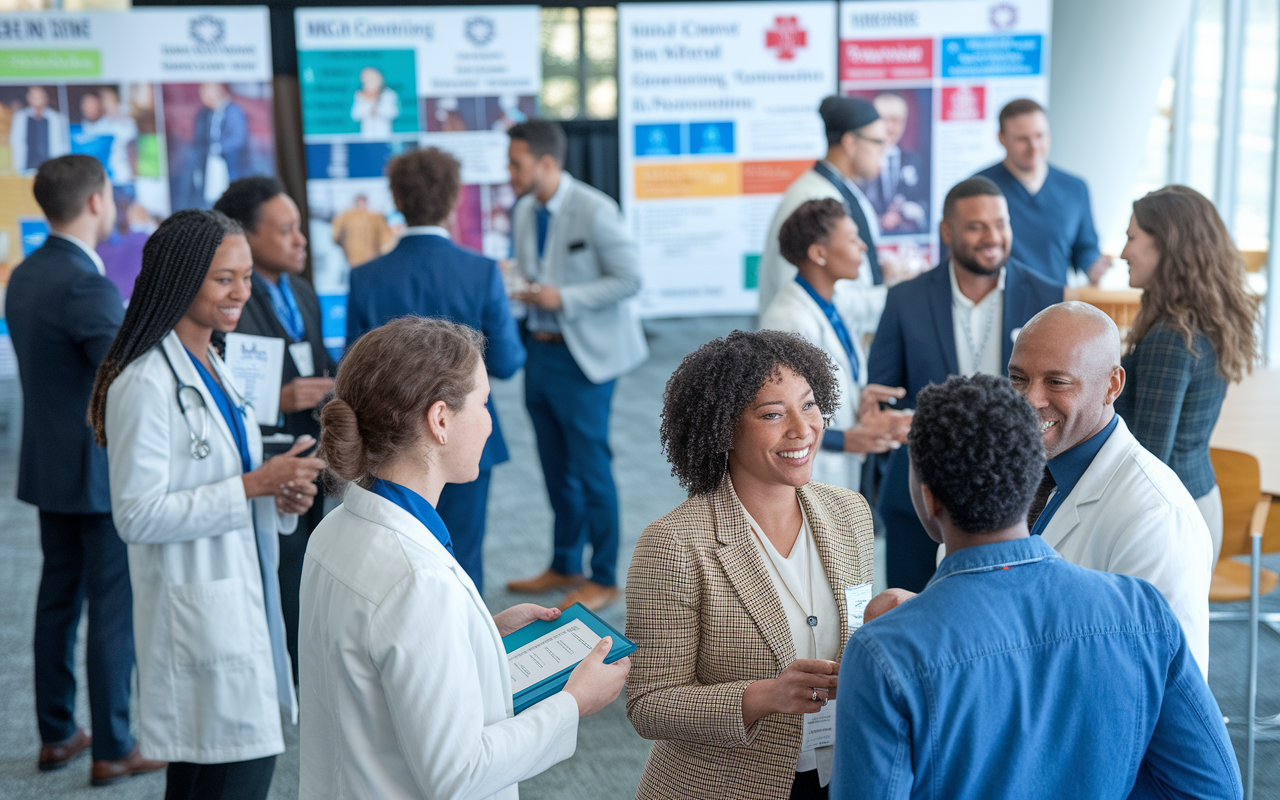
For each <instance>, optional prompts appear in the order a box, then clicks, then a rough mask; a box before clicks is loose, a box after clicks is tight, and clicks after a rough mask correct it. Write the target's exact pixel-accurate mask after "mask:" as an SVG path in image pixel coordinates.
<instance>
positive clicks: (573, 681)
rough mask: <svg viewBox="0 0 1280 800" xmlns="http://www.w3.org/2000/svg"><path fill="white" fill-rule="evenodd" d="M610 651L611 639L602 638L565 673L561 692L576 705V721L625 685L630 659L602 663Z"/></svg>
mask: <svg viewBox="0 0 1280 800" xmlns="http://www.w3.org/2000/svg"><path fill="white" fill-rule="evenodd" d="M517 608H518V606H517ZM612 648H613V637H612V636H606V637H604V638H603V639H601V640H600V641H599V642H597V643H596V646H595V647H594V648H593V649H592V650H591V652H590V653H587V657H586V658H584V659H582V661H580V662H578V666H576V667H574V668H573V672H571V673H569V682H568V683H566V684H565V685H564V690H565V691H566V692H568V693H569V694H571V695H573V699H574V700H577V701H578V716H579V717H585V716H587V715H589V714H594V713H596V712H597V711H599V710H600V709H602V708H604V707H605V706H607V705H609V704H610V703H612V702H613V701H614V700H615V699H617V697H618V695H619V694H620V693H621V692H622V687H623V686H626V684H627V673H628V672H630V671H631V659H629V658H622V659H619V660H617V661H615V662H613V663H612V664H606V663H604V660H605V657H606V656H608V655H609V650H610V649H612Z"/></svg>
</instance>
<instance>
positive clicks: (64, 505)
mask: <svg viewBox="0 0 1280 800" xmlns="http://www.w3.org/2000/svg"><path fill="white" fill-rule="evenodd" d="M33 190H34V193H35V198H36V202H37V203H39V204H40V208H41V209H42V210H43V211H44V214H45V216H46V217H47V218H48V220H49V230H50V234H49V238H48V239H46V240H45V243H44V245H43V246H41V247H40V249H38V250H36V251H35V252H34V253H32V254H31V255H30V256H29V257H28V258H27V260H26V261H23V262H22V263H21V264H19V265H18V267H17V268H16V269H15V270H14V271H13V275H12V276H11V277H10V278H9V290H8V294H7V296H6V298H5V317H6V318H7V320H8V323H9V335H10V336H11V337H12V340H13V349H14V351H15V353H16V354H17V357H18V376H19V378H20V379H21V381H22V406H23V412H22V451H21V455H20V456H19V465H18V499H19V500H22V501H24V502H27V503H31V504H32V505H34V506H36V507H37V508H39V509H40V547H41V549H42V550H43V552H44V567H43V571H42V573H41V576H40V593H39V596H38V598H37V601H36V635H35V678H36V680H35V684H36V719H37V721H38V723H39V727H40V739H41V741H42V742H43V746H42V747H41V748H40V760H39V767H40V769H41V770H52V769H58V768H60V767H64V766H66V765H67V763H68V762H69V761H70V760H71V759H72V758H73V757H75V756H76V755H77V754H79V753H80V752H82V751H83V750H85V749H86V748H88V747H89V746H90V745H91V744H92V747H93V759H94V760H93V766H92V769H91V772H90V774H91V780H92V782H93V783H94V784H95V785H102V784H106V783H111V782H112V781H114V780H116V779H119V778H123V777H125V776H127V775H135V774H139V773H143V772H151V771H154V770H157V769H161V768H163V767H164V766H165V764H164V762H161V761H147V760H145V759H143V758H142V757H141V756H140V755H139V754H138V748H137V745H136V743H135V742H134V739H133V736H132V735H130V733H129V691H130V682H131V680H132V676H133V665H134V652H133V593H132V591H131V589H130V586H129V559H128V552H127V550H126V547H125V544H124V542H122V541H121V540H120V537H119V536H118V535H116V529H115V525H114V524H113V523H112V520H111V495H110V492H109V488H108V485H107V453H106V451H105V450H103V449H102V448H101V447H99V446H98V445H97V444H95V443H94V441H93V432H92V430H91V429H90V428H89V425H88V423H87V422H86V421H85V417H86V414H87V412H88V409H89V395H90V394H91V393H92V391H93V382H94V377H95V376H96V375H97V371H98V364H99V363H101V361H102V359H103V357H104V356H106V354H107V350H108V349H109V348H110V347H111V342H112V341H113V340H114V339H115V336H116V330H117V329H118V328H119V327H120V323H121V321H122V320H123V319H124V304H123V303H122V301H121V300H120V292H119V291H118V290H117V289H116V287H115V284H113V283H112V282H111V281H109V280H108V279H107V278H106V277H105V274H104V273H105V269H104V267H103V264H102V259H101V258H99V257H98V254H97V253H96V252H94V250H93V248H94V247H95V246H96V245H98V244H99V243H100V242H102V241H103V240H104V239H106V238H107V237H108V236H110V235H111V228H112V226H113V225H114V224H115V218H116V207H115V202H114V200H113V199H112V191H111V182H110V181H109V180H108V179H107V173H106V170H104V169H103V167H102V164H101V162H99V161H98V160H97V159H95V158H93V157H92V156H86V155H69V156H62V157H61V158H55V159H52V160H49V161H45V162H44V163H43V164H41V165H40V168H39V170H38V171H37V172H36V178H35V183H34V186H33ZM86 599H87V600H88V601H89V635H88V647H87V651H86V654H85V661H86V665H85V666H86V668H87V672H88V676H89V713H90V718H91V719H92V721H93V734H94V735H93V736H92V737H90V736H89V735H88V734H87V733H85V732H84V730H83V729H81V728H78V727H76V722H75V701H76V679H75V669H74V666H75V646H76V629H77V628H78V627H79V623H80V610H81V607H82V606H83V605H84V602H85V600H86Z"/></svg>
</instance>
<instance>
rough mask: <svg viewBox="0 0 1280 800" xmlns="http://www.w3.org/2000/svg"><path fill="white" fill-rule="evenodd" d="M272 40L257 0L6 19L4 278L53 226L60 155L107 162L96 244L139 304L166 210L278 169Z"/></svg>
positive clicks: (1, 32)
mask: <svg viewBox="0 0 1280 800" xmlns="http://www.w3.org/2000/svg"><path fill="white" fill-rule="evenodd" d="M270 42H271V38H270V32H269V29H268V21H267V10H266V9H265V8H257V7H240V8H235V9H227V8H201V7H190V8H181V9H177V8H173V9H137V10H134V11H129V12H105V13H61V12H52V11H51V12H39V13H7V14H4V15H3V16H0V286H7V285H8V279H9V273H10V272H11V271H12V270H13V268H14V267H15V266H17V265H18V264H19V263H20V262H21V261H22V260H23V259H24V258H25V257H26V256H27V255H29V254H30V253H31V252H32V251H33V250H35V249H36V248H38V247H39V246H40V245H41V244H43V243H44V240H45V237H46V236H47V235H48V231H49V228H48V223H47V222H46V220H45V218H44V215H43V214H42V213H41V211H40V207H39V206H38V205H37V204H36V202H35V198H34V197H33V196H32V193H31V187H32V183H33V180H34V176H35V173H36V170H37V169H38V168H39V166H40V164H41V163H43V162H44V161H46V160H48V159H50V158H56V157H58V156H61V155H66V154H68V153H81V154H85V155H89V156H93V157H94V158H96V159H98V160H99V161H101V162H102V164H103V166H104V167H105V168H106V172H107V177H108V179H109V180H110V181H111V185H112V189H113V191H112V194H113V195H114V199H115V204H116V225H115V229H114V230H113V231H112V233H111V236H110V237H109V238H108V239H107V240H106V241H104V242H102V243H101V244H100V245H98V248H97V250H98V253H99V255H101V256H102V260H103V263H104V265H105V267H106V273H107V277H108V278H110V279H111V280H112V281H113V282H114V283H115V284H116V286H117V288H119V289H120V294H121V296H122V297H123V298H124V299H125V300H126V301H127V300H128V299H129V296H130V295H131V294H132V293H133V283H134V279H135V278H137V276H138V272H139V270H140V269H141V268H142V244H143V242H145V241H146V240H147V237H148V236H149V235H150V234H151V232H152V231H154V230H155V229H156V226H157V225H159V224H160V222H161V220H163V219H164V218H165V217H167V216H168V215H169V214H170V213H172V212H173V211H176V210H179V209H182V208H209V207H210V206H212V205H213V202H214V201H215V200H217V198H218V197H219V196H220V195H221V194H222V192H223V191H224V190H225V189H226V187H227V184H228V183H229V182H230V181H232V180H235V179H236V178H239V177H242V176H244V175H252V174H259V173H265V174H275V134H274V130H273V123H272V104H271V44H270ZM2 308H3V296H2V294H0V309H2ZM4 334H5V339H6V346H5V347H4V348H2V350H3V352H5V353H7V352H8V347H7V334H8V331H7V328H6V329H4ZM9 370H11V365H6V364H4V363H0V374H5V373H6V372H8V373H9V374H11V372H9Z"/></svg>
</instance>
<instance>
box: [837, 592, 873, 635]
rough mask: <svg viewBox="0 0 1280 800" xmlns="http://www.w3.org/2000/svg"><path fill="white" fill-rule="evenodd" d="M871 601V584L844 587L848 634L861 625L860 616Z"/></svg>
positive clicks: (851, 633)
mask: <svg viewBox="0 0 1280 800" xmlns="http://www.w3.org/2000/svg"><path fill="white" fill-rule="evenodd" d="M870 602H871V584H870V583H860V584H858V585H857V586H846V587H844V607H845V616H846V618H847V619H848V621H849V634H850V635H853V632H854V631H856V630H857V629H858V628H861V627H862V616H863V614H864V613H865V612H866V610H867V603H870Z"/></svg>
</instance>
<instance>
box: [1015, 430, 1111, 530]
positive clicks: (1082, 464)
mask: <svg viewBox="0 0 1280 800" xmlns="http://www.w3.org/2000/svg"><path fill="white" fill-rule="evenodd" d="M1119 422H1120V415H1119V414H1113V415H1112V417H1111V421H1110V422H1108V423H1107V425H1106V427H1104V428H1103V429H1102V430H1100V431H1098V432H1097V433H1095V434H1094V435H1092V436H1090V437H1089V438H1088V439H1085V440H1084V441H1083V442H1081V443H1080V444H1078V445H1076V446H1075V447H1073V448H1071V449H1070V450H1068V451H1067V452H1065V453H1059V454H1058V455H1057V456H1056V457H1054V458H1051V459H1049V463H1048V464H1046V465H1045V466H1047V467H1048V468H1049V474H1050V475H1052V476H1053V482H1054V484H1056V485H1057V488H1055V489H1054V490H1053V496H1052V497H1050V498H1049V502H1048V503H1045V506H1044V511H1041V512H1040V516H1039V517H1037V518H1036V524H1035V526H1033V527H1032V528H1031V532H1032V533H1034V534H1040V533H1043V532H1044V529H1045V526H1047V525H1048V524H1049V520H1051V519H1053V515H1054V514H1056V513H1057V511H1058V508H1059V507H1060V506H1061V505H1062V501H1063V500H1066V499H1067V495H1069V494H1071V490H1072V489H1074V488H1076V484H1077V483H1079V482H1080V479H1081V478H1083V477H1084V473H1085V472H1086V471H1087V470H1088V469H1089V465H1090V464H1092V463H1093V459H1094V458H1096V457H1097V455H1098V451H1099V450H1101V449H1102V446H1103V445H1104V444H1106V443H1107V439H1110V438H1111V432H1112V431H1114V430H1115V429H1116V425H1117V424H1119ZM1058 424H1059V425H1061V424H1062V423H1058Z"/></svg>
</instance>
